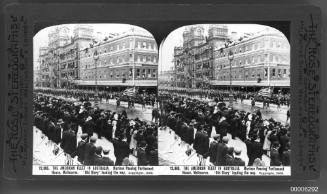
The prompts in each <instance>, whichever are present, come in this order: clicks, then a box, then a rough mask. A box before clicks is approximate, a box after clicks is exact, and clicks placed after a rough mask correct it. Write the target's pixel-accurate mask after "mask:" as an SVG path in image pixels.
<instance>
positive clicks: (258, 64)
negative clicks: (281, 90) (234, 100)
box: [174, 25, 290, 88]
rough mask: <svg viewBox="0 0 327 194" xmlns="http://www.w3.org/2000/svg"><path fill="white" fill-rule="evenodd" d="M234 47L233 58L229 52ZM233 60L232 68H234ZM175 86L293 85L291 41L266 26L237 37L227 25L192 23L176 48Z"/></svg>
mask: <svg viewBox="0 0 327 194" xmlns="http://www.w3.org/2000/svg"><path fill="white" fill-rule="evenodd" d="M230 51H232V53H233V59H232V60H229V58H228V54H229V53H230ZM230 62H231V68H230ZM174 69H175V72H174V77H175V78H174V80H175V85H174V87H186V88H209V87H225V86H229V85H230V75H231V79H232V86H254V87H256V86H276V87H286V88H287V87H289V86H290V45H289V42H288V40H287V38H286V37H285V36H284V35H283V34H282V33H280V32H279V31H276V30H272V29H271V28H266V29H265V30H263V31H261V32H258V33H256V34H248V35H247V36H244V37H242V38H239V39H237V38H236V37H235V33H234V32H233V33H231V35H228V28H227V26H224V25H210V26H209V29H208V35H207V37H206V36H205V35H204V28H203V27H202V26H201V25H194V26H188V27H186V28H185V30H184V32H183V46H181V47H175V48H174Z"/></svg>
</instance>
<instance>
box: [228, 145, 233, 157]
mask: <svg viewBox="0 0 327 194" xmlns="http://www.w3.org/2000/svg"><path fill="white" fill-rule="evenodd" d="M233 152H234V148H233V147H229V148H227V153H228V154H230V155H232V154H233Z"/></svg>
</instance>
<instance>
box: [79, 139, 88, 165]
mask: <svg viewBox="0 0 327 194" xmlns="http://www.w3.org/2000/svg"><path fill="white" fill-rule="evenodd" d="M81 138H82V140H81V141H79V142H78V145H77V160H78V161H79V162H80V163H81V164H83V163H84V155H85V145H86V143H87V142H88V139H87V138H88V135H87V134H86V133H83V134H82V135H81Z"/></svg>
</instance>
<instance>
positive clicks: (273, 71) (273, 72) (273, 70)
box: [272, 69, 276, 77]
mask: <svg viewBox="0 0 327 194" xmlns="http://www.w3.org/2000/svg"><path fill="white" fill-rule="evenodd" d="M272 76H273V77H274V76H276V69H272Z"/></svg>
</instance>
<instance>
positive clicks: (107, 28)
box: [33, 24, 144, 64]
mask: <svg viewBox="0 0 327 194" xmlns="http://www.w3.org/2000/svg"><path fill="white" fill-rule="evenodd" d="M63 25H65V26H67V27H68V28H69V29H70V36H73V30H74V27H75V25H77V24H63ZM88 25H90V26H92V27H93V29H94V35H96V34H97V32H101V33H102V36H101V37H100V38H101V39H103V38H104V37H105V36H108V34H109V33H122V32H126V31H128V30H130V29H132V28H133V27H134V29H135V30H144V28H141V27H138V26H133V25H129V24H88ZM56 27H57V25H56V26H50V27H47V28H44V29H42V30H40V31H39V32H38V33H37V34H36V35H35V36H34V38H33V57H34V59H33V60H34V64H36V62H37V60H38V56H39V48H40V47H44V46H48V33H49V31H50V30H52V29H54V28H56Z"/></svg>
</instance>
